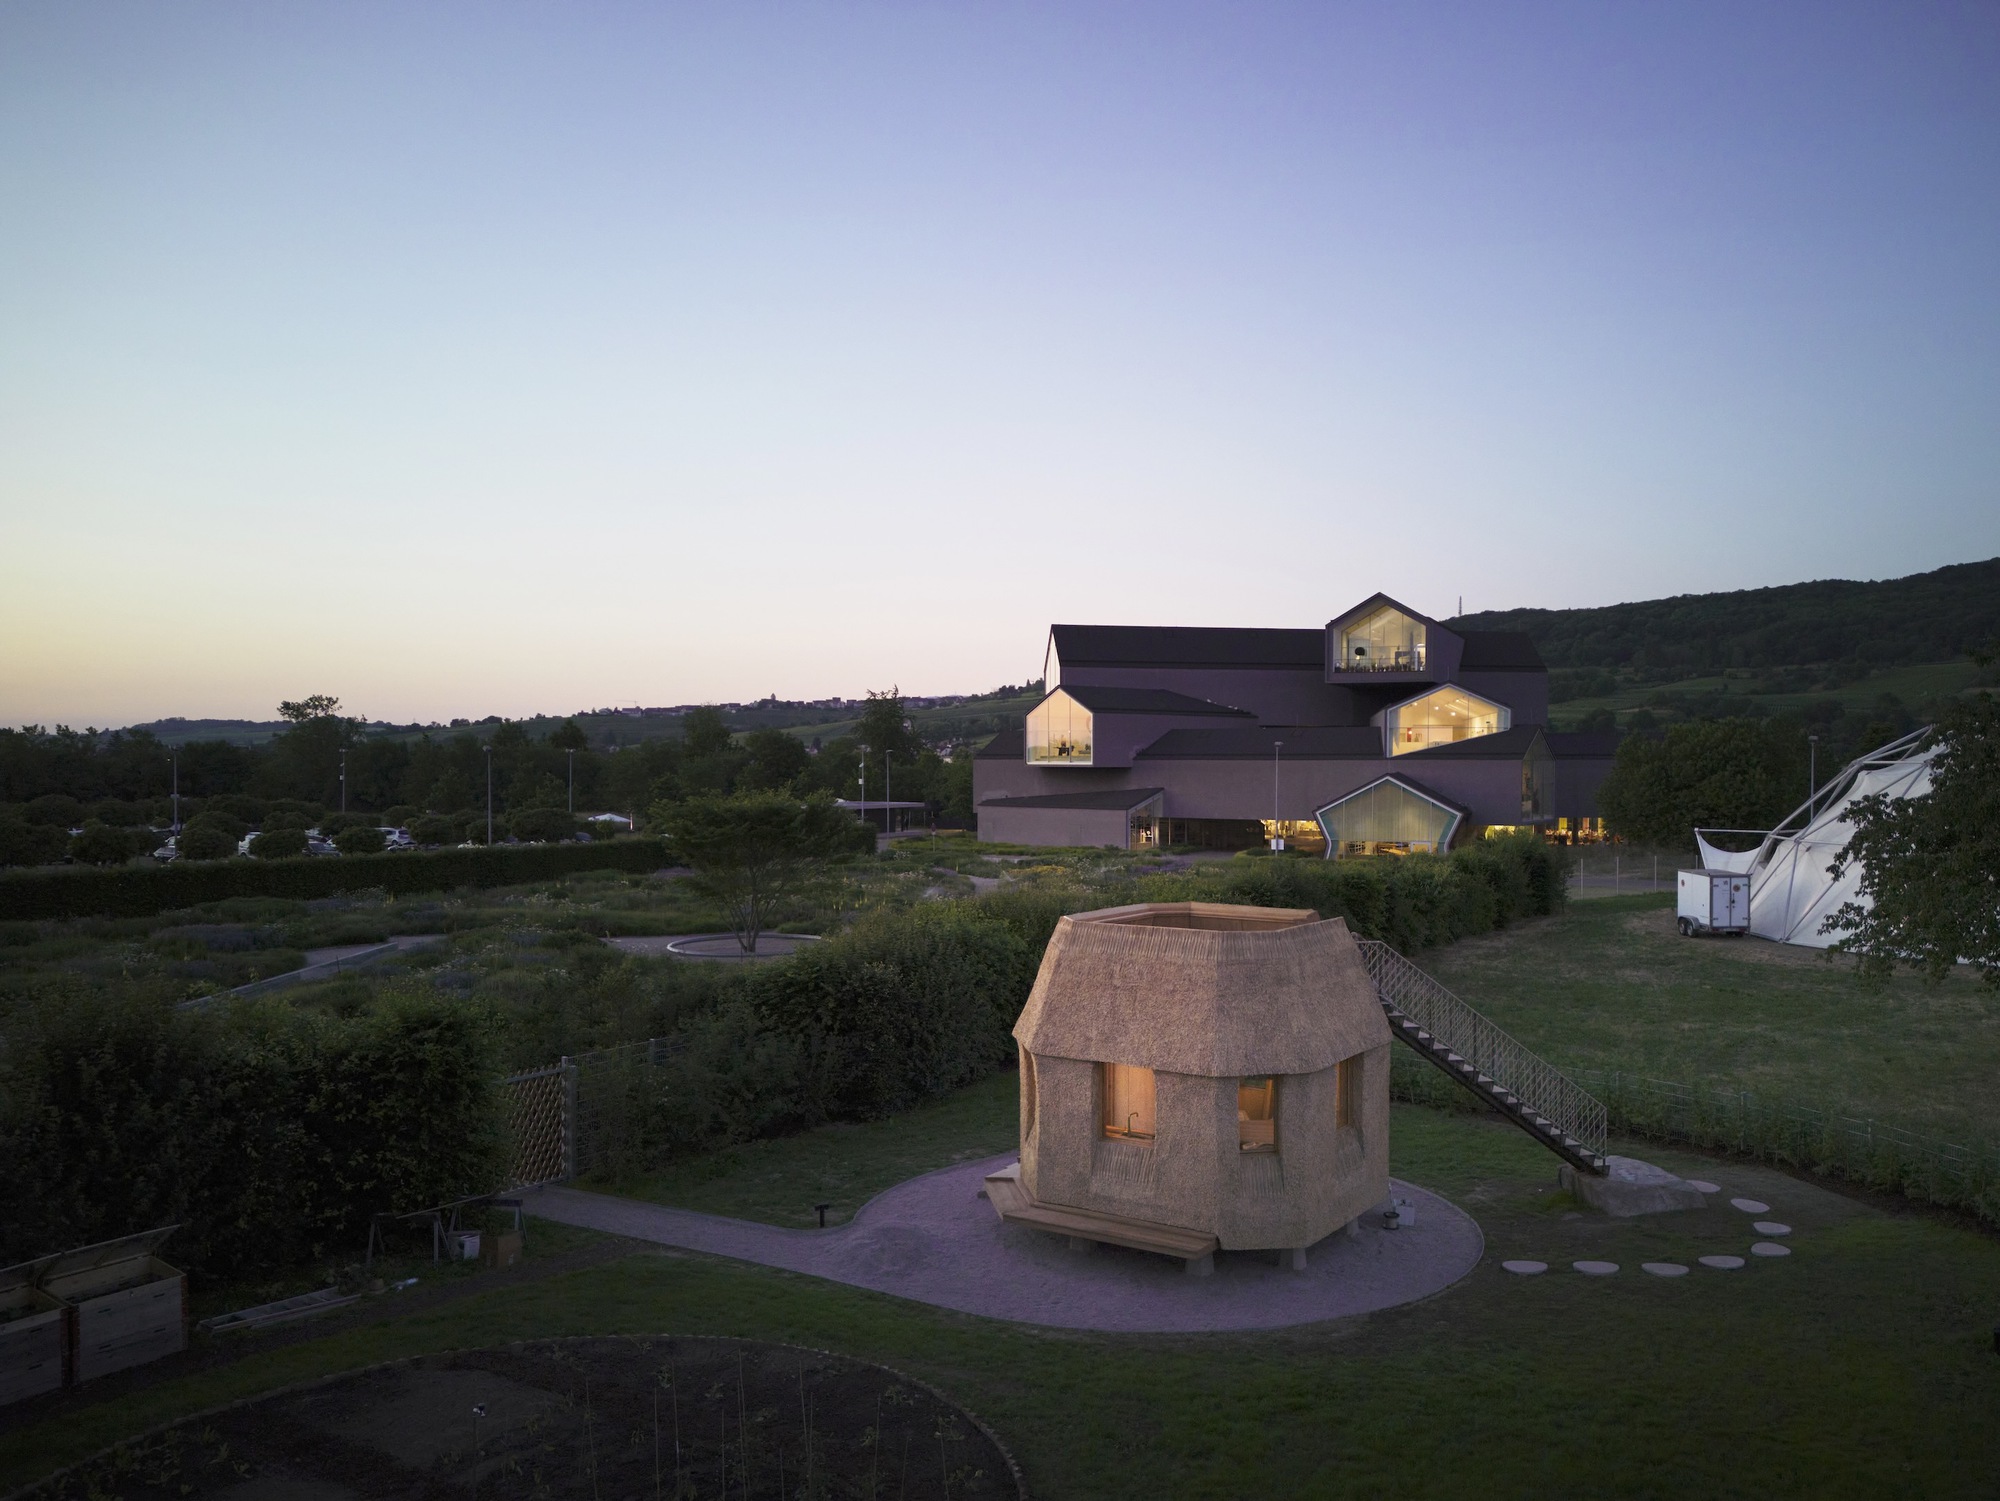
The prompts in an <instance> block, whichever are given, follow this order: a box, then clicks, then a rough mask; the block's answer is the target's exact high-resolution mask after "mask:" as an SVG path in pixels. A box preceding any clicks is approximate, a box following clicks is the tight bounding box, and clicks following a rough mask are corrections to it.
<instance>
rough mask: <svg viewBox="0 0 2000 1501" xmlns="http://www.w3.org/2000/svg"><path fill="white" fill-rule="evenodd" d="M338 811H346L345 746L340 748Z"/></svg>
mask: <svg viewBox="0 0 2000 1501" xmlns="http://www.w3.org/2000/svg"><path fill="white" fill-rule="evenodd" d="M340 811H341V812H343V813H345V812H346V811H347V747H346V746H344V745H343V746H342V747H341V748H340Z"/></svg>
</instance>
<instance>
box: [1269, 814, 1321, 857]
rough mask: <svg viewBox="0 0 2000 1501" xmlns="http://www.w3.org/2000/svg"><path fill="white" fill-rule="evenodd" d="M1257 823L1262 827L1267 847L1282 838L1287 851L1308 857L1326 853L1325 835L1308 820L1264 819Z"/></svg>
mask: <svg viewBox="0 0 2000 1501" xmlns="http://www.w3.org/2000/svg"><path fill="white" fill-rule="evenodd" d="M1259 822H1260V823H1262V824H1263V826H1264V843H1265V844H1266V845H1267V846H1268V845H1269V844H1270V842H1271V841H1272V840H1273V839H1274V838H1283V840H1284V841H1285V848H1286V849H1288V850H1298V851H1300V852H1301V853H1303V854H1308V855H1319V854H1324V853H1325V852H1326V835H1325V834H1323V833H1321V832H1320V827H1319V825H1318V824H1317V823H1315V822H1314V821H1313V820H1312V819H1310V818H1282V819H1279V818H1265V819H1260V820H1259Z"/></svg>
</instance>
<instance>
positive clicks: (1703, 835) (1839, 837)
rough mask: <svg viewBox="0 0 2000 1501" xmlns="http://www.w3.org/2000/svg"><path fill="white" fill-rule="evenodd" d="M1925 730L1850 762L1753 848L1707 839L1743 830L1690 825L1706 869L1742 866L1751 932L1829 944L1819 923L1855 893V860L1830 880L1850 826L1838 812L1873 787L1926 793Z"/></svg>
mask: <svg viewBox="0 0 2000 1501" xmlns="http://www.w3.org/2000/svg"><path fill="white" fill-rule="evenodd" d="M1927 734H1929V730H1928V729H1922V730H1917V731H1915V732H1914V733H1912V734H1908V735H1905V736H1904V737H1903V738H1902V739H1900V740H1892V741H1890V742H1889V743H1888V744H1887V745H1885V746H1882V747H1881V748H1880V749H1879V750H1874V751H1871V752H1869V753H1868V754H1867V755H1865V756H1863V757H1861V758H1860V759H1859V760H1857V761H1853V762H1850V763H1849V764H1848V765H1847V766H1846V767H1845V768H1844V769H1843V770H1842V771H1841V773H1840V775H1839V776H1837V777H1835V778H1833V780H1832V781H1830V782H1828V783H1827V784H1826V786H1824V787H1822V788H1820V789H1819V791H1817V792H1816V793H1814V794H1813V796H1812V797H1811V798H1810V799H1808V800H1807V801H1806V802H1805V803H1803V804H1801V805H1800V806H1799V807H1797V808H1795V809H1793V810H1792V813H1791V814H1790V816H1789V817H1787V818H1786V819H1785V820H1784V822H1782V823H1780V824H1779V825H1778V827H1777V828H1775V829H1773V830H1771V832H1769V833H1768V834H1765V835H1764V839H1763V842H1762V843H1761V844H1759V845H1758V846H1757V847H1756V848H1755V849H1749V850H1742V851H1730V850H1723V849H1718V848H1716V847H1715V846H1714V845H1713V844H1711V843H1709V841H1708V838H1707V836H1708V835H1710V834H1740V833H1745V832H1749V831H1746V830H1741V829H1696V830H1695V831H1694V837H1695V843H1696V844H1698V845H1699V846H1700V847H1701V861H1702V864H1703V865H1704V866H1705V867H1706V868H1708V869H1709V870H1728V871H1736V872H1739V873H1742V872H1748V873H1749V876H1750V931H1751V932H1752V933H1754V934H1756V935H1757V936H1758V937H1759V938H1768V939H1770V940H1772V941H1773V942H1774V943H1795V944H1800V945H1802V946H1804V947H1807V948H1815V949H1823V948H1829V947H1831V946H1832V944H1833V942H1834V939H1835V937H1837V936H1838V935H1835V934H1829V933H1822V932H1821V931H1820V924H1821V923H1823V922H1824V921H1825V920H1826V919H1827V918H1828V917H1829V916H1831V915H1832V914H1833V913H1835V912H1837V911H1839V910H1840V907H1841V905H1842V904H1843V903H1846V902H1851V901H1857V900H1859V899H1860V888H1861V870H1860V868H1859V866H1849V867H1848V869H1847V870H1846V872H1845V873H1844V874H1843V875H1842V876H1841V878H1840V879H1839V880H1838V881H1836V880H1834V879H1833V862H1834V860H1835V859H1836V858H1837V857H1838V856H1839V854H1840V852H1841V850H1842V849H1844V848H1845V847H1846V845H1847V841H1848V840H1849V839H1851V838H1853V837H1854V826H1853V825H1852V824H1849V823H1846V822H1844V821H1843V818H1844V815H1845V814H1846V812H1847V810H1848V809H1849V808H1850V807H1852V806H1853V804H1854V802H1855V800H1856V799H1857V798H1863V797H1867V796H1869V795H1871V794H1873V793H1877V792H1880V793H1886V794H1887V795H1888V796H1890V797H1922V796H1923V795H1924V794H1925V793H1927V792H1929V791H1930V790H1931V761H1932V759H1933V758H1934V757H1935V756H1936V755H1937V747H1936V746H1935V745H1930V746H1926V745H1925V744H1924V743H1923V742H1924V737H1925V736H1926V735H1927Z"/></svg>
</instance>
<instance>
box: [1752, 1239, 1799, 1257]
mask: <svg viewBox="0 0 2000 1501" xmlns="http://www.w3.org/2000/svg"><path fill="white" fill-rule="evenodd" d="M1750 1254H1751V1255H1752V1256H1789V1255H1791V1254H1792V1248H1791V1247H1790V1246H1781V1245H1779V1244H1778V1243H1777V1242H1776V1241H1775V1240H1760V1241H1758V1242H1757V1244H1756V1245H1754V1246H1752V1247H1751V1248H1750Z"/></svg>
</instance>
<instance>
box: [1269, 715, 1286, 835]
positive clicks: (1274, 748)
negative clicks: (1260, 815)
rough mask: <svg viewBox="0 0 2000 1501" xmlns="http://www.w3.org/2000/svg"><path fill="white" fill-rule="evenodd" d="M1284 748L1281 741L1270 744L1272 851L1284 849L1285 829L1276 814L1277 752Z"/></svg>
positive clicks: (1278, 815)
mask: <svg viewBox="0 0 2000 1501" xmlns="http://www.w3.org/2000/svg"><path fill="white" fill-rule="evenodd" d="M1284 748H1285V742H1284V741H1282V740H1273V741H1272V742H1271V848H1272V849H1274V850H1281V849H1283V848H1284V847H1285V827H1284V825H1283V824H1282V823H1281V822H1280V821H1279V819H1280V814H1279V812H1278V752H1279V751H1281V750H1283V749H1284Z"/></svg>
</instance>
